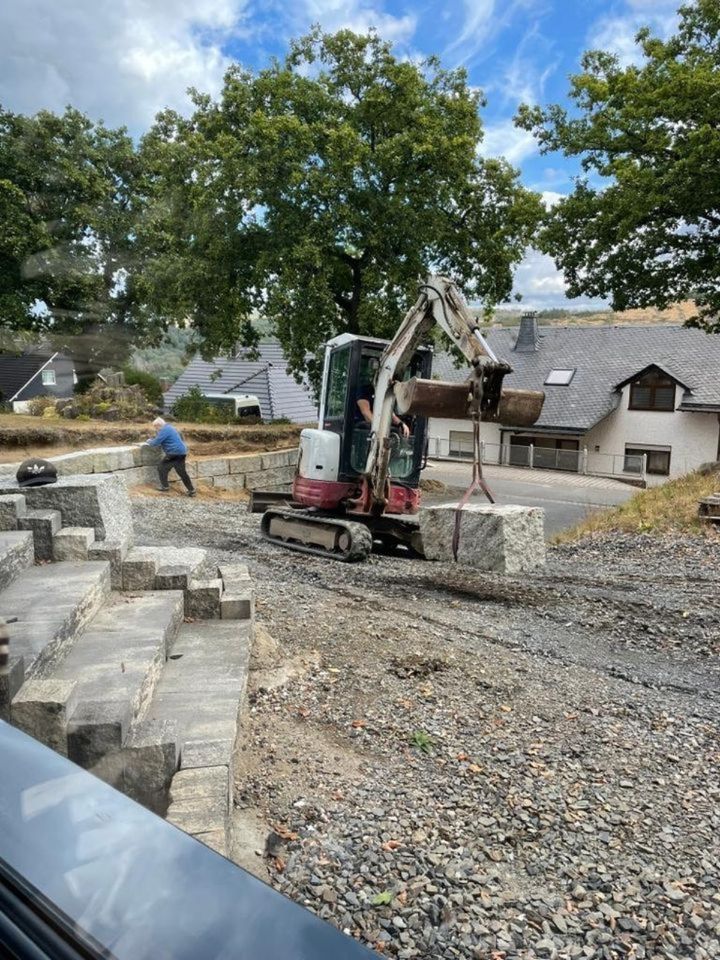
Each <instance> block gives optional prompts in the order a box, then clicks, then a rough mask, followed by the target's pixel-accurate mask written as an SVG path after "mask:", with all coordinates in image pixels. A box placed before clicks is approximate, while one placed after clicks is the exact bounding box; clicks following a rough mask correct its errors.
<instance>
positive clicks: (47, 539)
mask: <svg viewBox="0 0 720 960" xmlns="http://www.w3.org/2000/svg"><path fill="white" fill-rule="evenodd" d="M18 526H19V528H20V529H21V530H30V531H31V532H32V535H33V541H34V544H35V559H36V560H37V561H49V560H52V558H53V540H54V538H55V534H56V533H58V532H59V530H60V528H61V526H62V516H61V514H60V511H59V510H27V511H26V512H25V516H23V517H20V518H19V520H18Z"/></svg>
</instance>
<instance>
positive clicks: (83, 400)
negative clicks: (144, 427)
mask: <svg viewBox="0 0 720 960" xmlns="http://www.w3.org/2000/svg"><path fill="white" fill-rule="evenodd" d="M155 410H156V407H155V406H154V405H152V404H151V403H150V402H149V401H148V398H147V396H146V395H145V391H144V390H143V388H142V387H141V386H139V385H138V384H133V385H132V386H128V385H127V384H120V385H119V386H112V387H111V386H109V385H108V384H106V383H103V381H102V380H96V381H95V383H93V385H92V386H91V387H90V389H89V390H87V391H86V392H85V393H82V394H80V395H77V394H76V395H75V396H74V397H73V399H72V400H70V401H67V402H64V403H62V404H61V409H60V411H59V412H60V415H61V416H63V417H67V418H68V419H71V420H74V419H76V418H77V419H78V420H84V419H90V418H94V419H98V420H152V419H153V417H154V416H155Z"/></svg>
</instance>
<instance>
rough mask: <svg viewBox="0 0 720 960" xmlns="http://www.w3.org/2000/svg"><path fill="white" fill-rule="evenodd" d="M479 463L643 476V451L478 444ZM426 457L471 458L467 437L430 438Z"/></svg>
mask: <svg viewBox="0 0 720 960" xmlns="http://www.w3.org/2000/svg"><path fill="white" fill-rule="evenodd" d="M480 449H481V455H482V462H483V463H487V464H496V465H499V466H506V467H524V468H526V469H528V470H562V471H565V472H566V473H581V474H587V475H589V476H599V477H629V476H631V477H638V478H640V479H643V480H644V479H645V477H646V473H647V454H642V455H639V454H614V453H591V452H590V451H588V450H587V448H585V447H583V448H582V449H579V450H558V449H556V448H554V447H540V446H536V445H535V444H532V443H530V444H518V443H486V442H485V441H481V443H480ZM428 456H429V457H430V459H431V460H471V459H472V456H473V445H472V441H471V440H469V439H468V440H465V439H461V438H454V439H453V440H450V439H448V438H447V437H430V439H429V447H428Z"/></svg>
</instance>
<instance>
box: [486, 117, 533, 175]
mask: <svg viewBox="0 0 720 960" xmlns="http://www.w3.org/2000/svg"><path fill="white" fill-rule="evenodd" d="M537 149H538V145H537V141H536V140H535V137H534V136H533V135H532V133H530V132H529V131H528V130H519V129H518V128H517V127H516V126H515V125H514V123H513V122H512V118H508V119H507V120H500V121H498V122H497V123H490V124H486V126H485V133H484V136H483V140H482V143H481V144H480V146H479V148H478V153H479V154H480V156H482V157H505V159H506V160H507V161H508V162H509V163H514V164H517V163H520V162H521V161H523V160H524V159H525V158H526V157H529V156H530V155H531V154H533V153H537Z"/></svg>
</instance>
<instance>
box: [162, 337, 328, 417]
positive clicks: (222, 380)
mask: <svg viewBox="0 0 720 960" xmlns="http://www.w3.org/2000/svg"><path fill="white" fill-rule="evenodd" d="M258 351H259V356H258V358H257V359H256V360H248V359H246V356H245V355H244V354H243V352H240V353H238V355H237V356H236V357H232V358H227V357H216V358H215V359H213V360H211V361H206V360H200V359H199V358H196V359H194V360H191V361H190V363H189V364H188V365H187V367H186V368H185V369H184V370H183V372H182V373H181V374H180V376H179V377H178V379H177V380H176V381H175V383H174V384H173V385H172V386H171V387H170V389H169V390H168V391H167V393H166V394H165V408H166V409H169V408H170V407H171V406H172V404H173V403H174V402H175V400H177V398H178V397H181V396H182V395H183V394H185V393H187V391H188V390H189V389H190V387H192V386H195V385H196V384H197V386H199V387H200V389H201V390H206V391H208V392H212V393H224V392H226V391H228V392H232V393H250V394H253V395H254V396H256V397H257V398H258V400H259V402H260V410H261V413H262V417H263V420H279V419H280V418H287V419H288V420H290V421H292V422H293V423H310V422H311V421H313V420H317V406H316V404H315V400H314V398H313V395H312V392H311V390H310V389H309V387H307V386H304V385H302V384H299V383H298V382H297V381H296V380H295V378H294V377H293V376H292V374H290V373H288V372H287V363H286V361H285V357H284V356H283V352H282V348H281V346H280V344H279V343H278V341H277V340H263V341H262V342H261V343H260V344H259V347H258ZM218 373H219V376H214V375H216V374H218ZM213 377H214V378H213Z"/></svg>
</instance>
